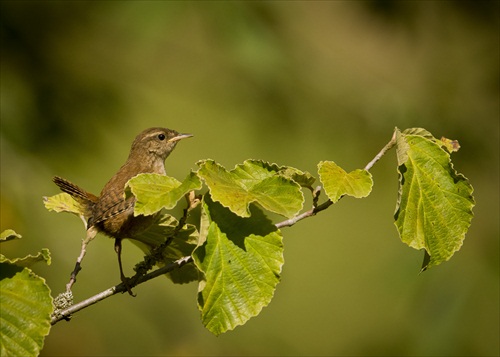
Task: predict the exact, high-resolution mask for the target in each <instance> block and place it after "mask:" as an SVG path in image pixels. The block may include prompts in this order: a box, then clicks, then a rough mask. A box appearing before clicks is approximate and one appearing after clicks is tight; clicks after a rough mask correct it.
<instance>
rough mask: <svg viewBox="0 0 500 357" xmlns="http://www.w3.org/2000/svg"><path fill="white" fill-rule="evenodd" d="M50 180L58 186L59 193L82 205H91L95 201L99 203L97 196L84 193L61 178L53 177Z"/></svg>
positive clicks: (81, 189)
mask: <svg viewBox="0 0 500 357" xmlns="http://www.w3.org/2000/svg"><path fill="white" fill-rule="evenodd" d="M52 180H53V181H54V183H55V184H56V185H57V186H59V188H60V189H61V191H63V192H66V193H69V194H70V195H71V196H73V197H74V198H75V199H77V200H78V201H80V202H82V203H83V204H86V205H93V204H95V203H96V202H97V201H99V198H98V197H97V196H95V195H93V194H91V193H90V192H87V191H85V190H84V189H83V188H80V187H78V186H77V185H75V184H74V183H71V182H69V181H68V180H65V179H63V178H62V177H59V176H55V177H54V178H53V179H52Z"/></svg>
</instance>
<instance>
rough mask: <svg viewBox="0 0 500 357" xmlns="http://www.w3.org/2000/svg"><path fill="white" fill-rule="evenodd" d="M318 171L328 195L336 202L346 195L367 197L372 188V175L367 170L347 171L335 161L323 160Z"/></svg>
mask: <svg viewBox="0 0 500 357" xmlns="http://www.w3.org/2000/svg"><path fill="white" fill-rule="evenodd" d="M318 173H319V178H320V180H321V183H322V184H323V188H324V189H325V192H326V195H327V196H328V198H329V199H330V200H332V202H334V203H335V202H337V201H338V200H339V199H340V198H341V197H342V196H344V195H348V196H352V197H356V198H362V197H366V196H368V195H369V194H370V192H371V190H372V186H373V180H372V176H371V174H370V173H369V172H368V171H366V170H361V169H358V170H354V171H352V172H349V173H347V172H345V171H344V169H342V168H341V167H340V166H338V165H337V164H336V163H334V162H333V161H321V162H320V163H319V164H318Z"/></svg>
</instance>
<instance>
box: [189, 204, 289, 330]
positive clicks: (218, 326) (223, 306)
mask: <svg viewBox="0 0 500 357" xmlns="http://www.w3.org/2000/svg"><path fill="white" fill-rule="evenodd" d="M203 210H204V212H205V215H206V217H207V221H208V222H209V226H208V229H207V231H206V233H207V237H206V242H205V243H204V244H203V245H202V246H200V247H199V248H197V249H196V250H195V253H194V255H193V258H194V260H195V263H196V265H197V266H198V268H199V269H200V270H201V271H202V272H203V273H204V278H205V280H203V281H202V282H200V286H199V293H198V305H199V309H200V311H201V317H202V322H203V324H204V325H205V327H206V328H207V329H208V330H209V331H211V332H212V333H214V334H215V335H219V334H221V333H224V332H226V331H228V330H232V329H234V328H235V327H236V326H238V325H242V324H244V323H246V322H247V321H248V320H249V319H250V318H251V317H253V316H256V315H258V314H259V313H260V311H261V310H262V308H263V307H265V306H267V305H268V304H269V302H270V301H271V299H272V297H273V295H274V291H275V288H276V285H277V284H278V282H279V279H280V273H281V267H282V265H283V262H284V261H283V242H282V236H281V232H280V231H279V230H277V229H276V227H275V226H274V225H273V224H272V223H271V222H270V221H269V220H268V219H267V218H266V217H265V215H264V214H263V212H262V211H260V210H259V209H258V208H257V207H255V206H253V205H252V206H251V208H250V210H251V217H249V218H242V217H240V216H237V215H235V214H234V213H232V212H231V211H230V210H229V209H227V208H225V207H223V206H221V205H220V204H219V203H217V202H213V201H212V200H211V199H210V198H209V197H205V202H204V203H203Z"/></svg>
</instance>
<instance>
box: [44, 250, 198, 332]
mask: <svg viewBox="0 0 500 357" xmlns="http://www.w3.org/2000/svg"><path fill="white" fill-rule="evenodd" d="M192 261H193V258H192V257H191V256H187V257H182V258H181V259H178V260H176V261H175V262H173V263H170V264H168V265H165V266H164V267H161V268H159V269H156V270H154V271H152V272H150V273H148V274H146V275H142V276H140V277H138V278H137V279H136V280H135V281H134V282H133V283H134V285H133V286H131V287H130V288H133V287H135V286H137V285H140V284H142V283H144V282H146V281H148V280H151V279H154V278H156V277H158V276H160V275H163V274H166V273H169V272H171V271H173V270H175V269H179V268H181V267H182V266H184V265H186V264H187V263H190V262H192ZM126 291H127V287H126V286H125V284H124V283H120V284H118V285H115V286H113V287H111V288H109V289H107V290H105V291H103V292H100V293H99V294H97V295H94V296H92V297H90V298H88V299H86V300H84V301H81V302H79V303H77V304H74V305H71V306H70V307H68V308H66V309H64V310H61V311H59V312H58V313H57V314H56V315H54V316H52V320H51V321H50V323H51V325H55V324H56V323H57V322H59V321H61V320H69V319H70V318H71V315H72V314H74V313H75V312H78V311H80V310H82V309H85V308H86V307H89V306H91V305H93V304H95V303H97V302H99V301H101V300H104V299H107V298H108V297H110V296H113V295H115V294H118V293H124V292H126Z"/></svg>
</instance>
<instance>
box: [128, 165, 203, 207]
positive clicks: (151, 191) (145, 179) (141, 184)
mask: <svg viewBox="0 0 500 357" xmlns="http://www.w3.org/2000/svg"><path fill="white" fill-rule="evenodd" d="M200 188H201V181H200V179H199V177H198V176H197V175H196V173H194V172H190V173H189V175H188V176H187V177H186V178H185V179H184V181H182V182H179V181H177V180H176V179H175V178H173V177H169V176H164V175H158V174H140V175H137V176H135V177H133V178H131V179H130V180H129V181H128V183H127V189H126V194H127V195H130V191H131V192H132V194H133V195H134V196H135V197H136V198H137V201H136V202H135V206H134V215H136V216H137V215H140V214H143V215H151V214H153V213H156V212H158V211H160V210H161V209H162V208H166V209H172V208H174V207H175V205H176V204H177V202H178V201H179V200H180V199H181V198H182V197H184V195H185V194H186V193H188V192H189V191H193V190H199V189H200Z"/></svg>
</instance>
